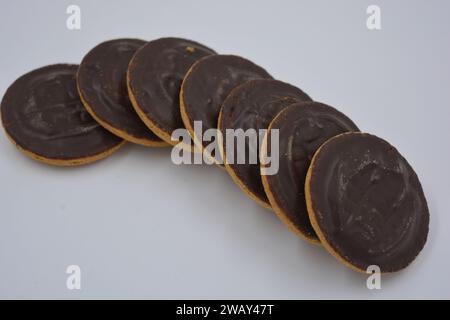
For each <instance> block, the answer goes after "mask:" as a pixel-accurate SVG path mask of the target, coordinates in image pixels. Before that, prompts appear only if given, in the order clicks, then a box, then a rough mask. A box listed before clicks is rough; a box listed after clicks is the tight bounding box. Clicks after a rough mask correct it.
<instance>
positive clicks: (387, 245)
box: [306, 133, 429, 273]
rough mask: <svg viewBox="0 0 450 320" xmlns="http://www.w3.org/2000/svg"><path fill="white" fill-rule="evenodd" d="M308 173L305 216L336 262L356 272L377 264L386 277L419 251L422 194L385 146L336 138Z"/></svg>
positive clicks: (423, 225) (425, 217)
mask: <svg viewBox="0 0 450 320" xmlns="http://www.w3.org/2000/svg"><path fill="white" fill-rule="evenodd" d="M309 170H310V172H309V173H308V174H309V177H310V178H309V182H308V181H307V184H308V185H307V189H306V191H307V193H308V194H309V198H310V204H309V207H308V211H309V214H310V217H312V219H313V220H312V222H313V226H314V227H315V230H316V232H317V233H318V235H319V237H321V240H324V241H325V242H326V243H327V244H328V245H329V246H330V248H331V249H332V251H333V252H334V253H335V254H336V255H337V256H338V257H340V258H341V259H343V260H344V261H346V262H347V263H349V264H350V265H352V266H354V267H356V268H357V269H359V270H362V271H365V270H366V268H367V267H368V266H369V265H377V266H379V267H380V269H381V272H386V273H388V272H394V271H398V270H401V269H403V268H405V267H406V266H408V265H409V264H410V263H411V262H412V261H413V260H414V259H415V257H416V256H417V255H418V254H419V252H420V251H421V250H422V248H423V246H424V245H425V242H426V239H427V235H428V224H429V212H428V206H427V202H426V199H425V195H424V193H423V190H422V186H421V184H420V182H419V179H418V177H417V175H416V173H415V172H414V170H413V169H412V167H411V166H410V165H409V163H408V162H407V161H406V159H405V158H403V157H402V156H401V155H400V153H399V152H398V151H397V150H396V149H395V148H394V147H393V146H391V145H390V144H389V143H388V142H386V141H385V140H383V139H380V138H378V137H376V136H373V135H370V134H364V133H345V134H342V135H339V136H337V137H335V138H332V139H330V140H329V141H328V142H326V143H325V144H324V145H323V146H322V147H321V148H320V149H319V151H318V152H317V153H316V155H315V156H314V158H313V161H312V164H311V168H310V169H309ZM308 190H309V192H308ZM308 194H307V197H308ZM307 199H308V198H307Z"/></svg>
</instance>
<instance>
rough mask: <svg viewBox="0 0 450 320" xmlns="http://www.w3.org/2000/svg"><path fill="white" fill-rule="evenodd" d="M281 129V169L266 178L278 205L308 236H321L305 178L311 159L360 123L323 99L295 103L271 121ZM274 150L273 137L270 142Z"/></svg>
mask: <svg viewBox="0 0 450 320" xmlns="http://www.w3.org/2000/svg"><path fill="white" fill-rule="evenodd" d="M270 129H271V130H273V129H277V130H278V132H279V155H280V157H279V170H278V173H277V174H275V175H267V176H266V177H265V178H266V180H267V183H268V185H269V189H270V192H271V194H272V196H273V197H274V199H275V201H276V203H277V205H278V207H280V209H281V210H282V211H283V213H284V214H285V215H286V216H287V217H288V219H289V220H290V221H291V222H292V223H293V224H294V226H295V227H296V228H297V229H298V230H300V231H301V232H302V234H304V235H305V236H306V237H308V238H310V239H313V240H318V238H317V235H316V233H315V232H314V229H313V227H312V226H311V223H310V221H309V217H308V211H307V210H306V202H305V180H306V173H307V172H308V168H309V165H310V163H311V159H312V157H313V156H314V153H315V152H316V151H317V149H318V148H319V147H320V146H321V145H322V144H323V143H324V142H325V141H327V140H328V139H330V138H332V137H334V136H336V135H338V134H341V133H344V132H348V131H358V127H357V126H356V125H355V124H354V123H353V121H351V120H350V119H349V118H348V117H347V116H345V115H344V114H342V113H341V112H339V111H338V110H336V109H335V108H333V107H330V106H327V105H325V104H322V103H319V102H303V103H296V104H292V105H290V106H289V107H287V108H286V109H284V110H283V111H281V112H280V113H279V114H278V116H277V117H276V118H275V119H274V120H273V121H272V123H271V124H270ZM267 152H268V154H270V153H271V152H272V151H271V144H270V139H269V140H268V143H267Z"/></svg>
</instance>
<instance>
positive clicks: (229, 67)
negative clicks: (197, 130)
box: [181, 55, 272, 146]
mask: <svg viewBox="0 0 450 320" xmlns="http://www.w3.org/2000/svg"><path fill="white" fill-rule="evenodd" d="M261 78H272V77H271V76H270V75H269V74H268V73H267V71H266V70H264V69H263V68H261V67H259V66H257V65H256V64H254V63H253V62H251V61H249V60H247V59H244V58H241V57H238V56H233V55H213V56H209V57H205V58H202V59H200V60H199V61H197V62H196V63H195V64H194V65H193V66H192V68H191V70H190V72H189V73H188V74H187V75H186V77H185V79H184V81H183V84H182V97H181V99H183V103H184V107H185V110H186V113H187V115H188V117H189V120H190V125H191V127H194V121H201V122H202V127H203V132H204V131H205V130H208V129H216V128H217V121H218V117H219V112H220V108H221V106H222V103H223V102H224V100H225V98H226V97H227V95H228V94H229V93H230V92H231V90H232V89H234V88H235V87H237V86H238V85H240V84H242V83H244V82H246V81H248V80H252V79H261ZM210 143H211V142H203V146H207V145H209V144H210Z"/></svg>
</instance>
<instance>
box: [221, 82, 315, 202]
mask: <svg viewBox="0 0 450 320" xmlns="http://www.w3.org/2000/svg"><path fill="white" fill-rule="evenodd" d="M300 101H311V98H310V97H309V96H308V95H307V94H306V93H304V92H303V91H302V90H301V89H299V88H297V87H294V86H292V85H290V84H287V83H285V82H281V81H278V80H272V79H258V80H251V81H248V82H246V83H244V84H242V85H240V86H238V87H236V88H235V89H233V90H232V91H231V93H230V94H229V95H228V96H227V98H226V99H225V101H224V103H223V104H222V108H221V111H220V116H219V121H218V123H219V126H218V127H219V130H220V132H221V133H222V134H221V136H222V137H223V141H222V143H221V147H222V153H223V159H224V160H225V167H226V169H227V171H228V173H229V174H230V175H231V177H232V178H233V181H234V182H236V184H237V185H238V186H239V187H240V188H241V189H242V190H243V191H244V192H245V193H246V194H247V195H248V196H249V197H250V198H252V199H253V200H255V201H256V202H257V203H259V204H260V205H262V206H263V207H266V208H270V203H269V200H268V199H267V196H266V193H265V191H264V188H263V185H262V182H261V175H260V166H259V144H260V142H261V141H259V140H262V137H263V135H260V132H262V131H260V130H266V129H267V128H268V127H269V124H270V122H271V121H272V120H273V118H274V117H275V116H276V115H277V114H278V113H279V112H280V111H281V110H283V109H284V108H286V107H288V106H289V105H291V104H293V103H296V102H300ZM227 130H233V132H238V133H239V131H238V130H241V131H240V132H242V133H243V134H245V133H256V134H257V135H258V140H252V141H250V140H249V139H245V145H243V146H239V145H238V144H237V143H236V140H237V139H235V141H233V142H235V143H232V144H231V145H232V148H233V150H228V145H227V144H228V140H227V135H226V131H227ZM249 130H251V131H249ZM243 147H244V148H243ZM251 155H253V156H256V162H255V163H251V162H254V161H250V160H251V159H250V157H251ZM240 158H242V159H240ZM239 160H240V161H239Z"/></svg>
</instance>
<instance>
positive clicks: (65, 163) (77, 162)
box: [4, 128, 126, 167]
mask: <svg viewBox="0 0 450 320" xmlns="http://www.w3.org/2000/svg"><path fill="white" fill-rule="evenodd" d="M4 129H5V130H4V131H5V134H6V137H7V138H8V140H9V141H11V143H12V144H13V145H14V146H16V148H17V149H18V150H19V151H20V152H21V153H22V154H24V155H25V156H27V157H29V158H31V159H33V160H37V161H39V162H41V163H45V164H49V165H53V166H59V167H74V166H81V165H85V164H89V163H93V162H96V161H98V160H102V159H104V158H106V157H108V156H110V155H111V154H113V153H114V152H116V151H117V150H119V149H120V148H121V147H122V146H123V145H125V143H126V141H122V142H120V143H119V144H118V145H116V146H114V147H113V148H111V149H108V150H106V151H104V152H101V153H97V154H95V155H92V156H87V157H82V158H74V159H53V158H46V157H44V156H41V155H39V154H37V153H34V152H32V151H30V150H27V149H25V148H24V147H22V146H21V145H19V144H18V143H17V142H16V141H15V140H14V139H13V138H12V137H11V136H10V135H9V133H8V132H7V131H6V128H4Z"/></svg>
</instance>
